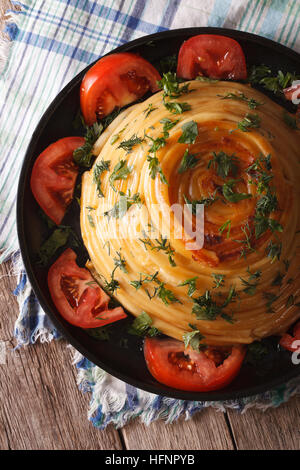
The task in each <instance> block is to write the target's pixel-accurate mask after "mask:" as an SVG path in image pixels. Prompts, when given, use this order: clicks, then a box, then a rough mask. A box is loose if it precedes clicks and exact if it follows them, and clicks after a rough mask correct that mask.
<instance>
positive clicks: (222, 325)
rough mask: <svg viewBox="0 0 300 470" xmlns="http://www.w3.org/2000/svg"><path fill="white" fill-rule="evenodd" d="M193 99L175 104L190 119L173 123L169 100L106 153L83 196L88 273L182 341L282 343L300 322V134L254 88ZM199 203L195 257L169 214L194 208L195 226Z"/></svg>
mask: <svg viewBox="0 0 300 470" xmlns="http://www.w3.org/2000/svg"><path fill="white" fill-rule="evenodd" d="M189 90H190V92H188V93H185V94H182V96H180V97H179V98H177V99H176V103H181V104H182V103H185V108H186V109H187V110H186V111H184V112H182V113H179V114H173V113H171V112H170V108H169V109H168V108H167V107H166V106H165V104H166V100H165V103H164V101H163V94H162V92H159V93H157V94H155V95H153V96H151V97H150V98H149V99H147V100H146V101H145V102H143V103H139V104H137V105H134V106H131V107H130V108H128V109H126V110H125V111H124V112H123V113H121V114H120V115H119V116H118V117H117V118H116V119H115V120H114V121H113V122H112V124H111V125H110V126H109V127H108V128H107V130H106V131H105V132H104V133H103V134H102V136H101V137H100V139H99V140H98V142H97V143H96V145H95V152H96V154H97V155H98V156H97V159H96V161H95V163H94V166H93V168H92V169H91V170H90V171H89V172H86V173H85V174H84V177H83V182H82V197H81V231H82V236H83V240H84V243H85V246H86V248H87V250H88V252H89V255H90V258H91V263H90V265H89V266H90V268H91V269H92V271H93V273H94V275H96V277H97V278H98V279H99V280H100V282H101V284H102V285H104V286H105V285H106V287H107V286H108V285H109V284H110V283H111V281H112V280H113V281H117V284H115V285H114V287H117V289H113V290H112V292H113V295H115V296H116V298H117V299H118V300H119V301H120V303H121V304H122V305H123V306H124V307H125V308H126V309H128V311H129V312H131V313H132V314H133V315H135V316H137V315H139V314H140V313H141V312H142V311H146V312H147V313H148V314H149V315H150V316H151V318H152V319H153V326H155V327H156V328H158V329H159V330H160V331H162V332H163V333H165V334H166V335H169V336H171V337H174V338H177V339H179V340H182V338H183V335H184V333H186V332H188V331H192V328H196V329H197V330H199V331H200V332H201V334H202V335H203V336H204V337H205V340H204V341H205V342H206V343H207V344H213V345H227V344H235V343H251V342H252V341H254V340H257V339H261V338H263V337H266V336H269V335H273V334H281V333H282V332H284V331H286V330H287V328H288V327H289V326H290V325H291V324H292V323H293V322H294V321H295V320H296V319H297V318H299V307H298V306H297V303H298V302H299V300H297V299H298V296H299V294H300V292H299V291H300V286H299V275H300V271H299V248H298V246H299V244H300V243H299V235H298V233H297V232H298V230H299V229H300V223H299V217H300V209H299V181H300V172H299V131H297V130H292V129H290V128H289V127H288V126H287V125H286V124H285V122H284V120H283V113H284V110H283V109H282V108H281V107H280V106H279V105H278V104H276V103H274V102H273V101H271V100H270V99H269V98H268V97H266V96H265V95H262V94H261V93H260V92H258V91H256V90H254V89H252V88H251V87H248V86H246V85H241V84H239V83H232V82H215V83H203V82H200V81H192V82H189ZM251 107H252V108H251ZM188 108H190V109H188ZM195 126H196V128H195ZM103 162H106V165H104V167H103ZM101 165H102V166H101ZM97 168H98V173H97V171H96V170H97ZM102 170H103V171H102ZM100 187H101V192H102V195H103V197H101V195H100V193H99V188H100ZM120 200H121V201H122V204H123V209H122V207H121V205H118V203H119V202H120ZM197 201H198V202H201V203H202V204H204V234H203V235H204V245H203V248H201V249H197V248H195V249H192V250H190V249H187V244H188V243H191V241H192V237H191V236H190V234H188V233H187V232H186V231H185V230H184V231H182V224H181V220H180V218H178V217H177V215H176V214H175V213H174V212H171V215H170V207H171V206H172V207H173V206H174V205H178V206H179V207H182V208H183V210H186V208H185V209H184V206H185V205H186V204H187V206H186V207H187V208H188V211H189V212H190V219H191V221H192V226H193V224H195V220H196V219H195V214H196V212H195V211H194V212H193V210H194V209H195V210H196V205H195V202H197ZM193 202H194V205H193ZM158 209H159V210H158ZM114 231H116V233H115V235H116V236H114V237H113V236H112V235H113V233H114ZM179 232H180V233H181V232H182V233H183V237H181V238H180V237H179V236H178V233H179ZM121 234H122V236H121ZM124 234H125V235H124ZM136 234H139V236H137V235H136ZM112 273H113V276H112ZM110 287H111V286H110ZM189 289H190V290H189Z"/></svg>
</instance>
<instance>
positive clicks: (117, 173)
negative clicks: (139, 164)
mask: <svg viewBox="0 0 300 470" xmlns="http://www.w3.org/2000/svg"><path fill="white" fill-rule="evenodd" d="M132 169H133V167H132V166H128V165H127V162H126V160H120V161H119V162H118V163H117V164H116V166H115V168H114V170H113V172H112V174H111V175H110V177H109V183H110V185H111V187H112V188H113V190H114V191H115V192H116V191H117V190H116V188H115V186H114V182H115V181H117V180H126V178H127V177H128V175H130V173H131V172H132Z"/></svg>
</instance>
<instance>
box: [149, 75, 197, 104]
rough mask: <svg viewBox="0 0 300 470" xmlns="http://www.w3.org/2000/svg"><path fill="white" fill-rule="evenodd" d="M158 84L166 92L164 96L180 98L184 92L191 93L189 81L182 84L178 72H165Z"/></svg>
mask: <svg viewBox="0 0 300 470" xmlns="http://www.w3.org/2000/svg"><path fill="white" fill-rule="evenodd" d="M157 84H158V86H159V87H160V89H161V90H163V92H164V96H168V97H169V98H178V97H179V96H181V95H182V94H185V93H190V91H191V90H189V85H190V84H189V83H186V84H184V85H182V86H180V83H179V81H178V79H177V76H176V73H173V72H167V73H164V74H163V77H162V79H161V80H159V81H158V82H157Z"/></svg>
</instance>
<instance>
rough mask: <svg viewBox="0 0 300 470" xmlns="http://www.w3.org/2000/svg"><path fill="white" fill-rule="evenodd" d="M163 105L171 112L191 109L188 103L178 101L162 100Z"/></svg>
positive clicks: (176, 112) (182, 111) (177, 112)
mask: <svg viewBox="0 0 300 470" xmlns="http://www.w3.org/2000/svg"><path fill="white" fill-rule="evenodd" d="M164 106H165V108H167V110H168V111H170V113H172V114H182V113H184V112H185V111H189V110H190V109H191V105H190V104H189V103H179V102H178V101H165V100H164Z"/></svg>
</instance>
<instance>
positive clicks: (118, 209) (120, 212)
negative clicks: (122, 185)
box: [104, 191, 142, 219]
mask: <svg viewBox="0 0 300 470" xmlns="http://www.w3.org/2000/svg"><path fill="white" fill-rule="evenodd" d="M119 194H120V196H121V197H120V200H119V201H118V202H116V204H115V205H114V206H113V208H112V209H110V210H109V211H106V212H104V215H105V216H106V217H114V218H115V219H121V218H122V217H123V216H124V215H125V214H126V212H127V211H128V209H129V208H130V207H131V206H132V205H133V204H138V205H139V206H140V205H141V204H142V200H141V197H140V195H139V193H136V194H134V195H133V196H130V195H126V194H125V193H123V192H122V191H120V193H119Z"/></svg>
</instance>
